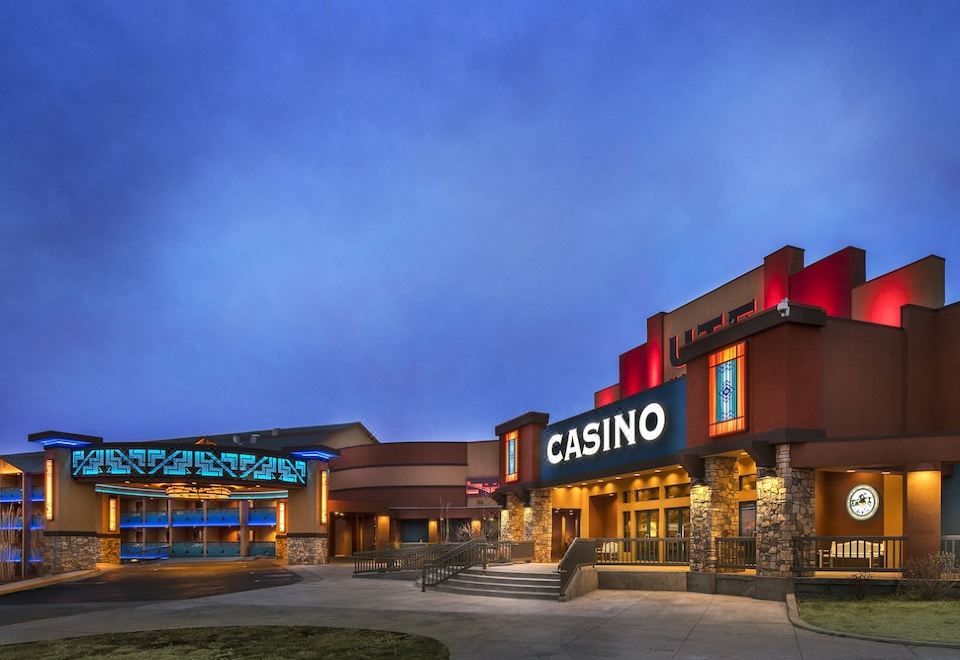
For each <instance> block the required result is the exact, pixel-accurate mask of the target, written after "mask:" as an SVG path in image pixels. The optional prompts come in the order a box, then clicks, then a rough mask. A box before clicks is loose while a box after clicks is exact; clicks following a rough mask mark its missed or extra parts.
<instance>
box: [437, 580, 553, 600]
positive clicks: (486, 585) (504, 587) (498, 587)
mask: <svg viewBox="0 0 960 660" xmlns="http://www.w3.org/2000/svg"><path fill="white" fill-rule="evenodd" d="M444 584H448V585H450V586H454V587H457V588H462V589H482V590H485V591H509V592H510V593H525V592H528V591H529V592H534V593H539V592H543V593H551V594H555V595H557V596H559V595H560V585H559V584H556V585H549V584H548V585H529V584H504V583H502V582H478V581H475V580H460V579H459V578H451V579H449V580H447V581H446V582H445V583H444Z"/></svg>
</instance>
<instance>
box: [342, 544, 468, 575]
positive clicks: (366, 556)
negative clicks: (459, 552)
mask: <svg viewBox="0 0 960 660" xmlns="http://www.w3.org/2000/svg"><path fill="white" fill-rule="evenodd" d="M453 547H454V545H453V544H450V543H418V544H416V545H415V546H401V547H400V548H390V549H385V550H365V551H362V552H355V553H353V574H354V575H359V574H361V573H389V572H392V571H413V570H416V571H419V570H421V569H422V568H423V565H424V563H426V562H428V561H430V560H431V559H435V558H436V557H438V556H440V555H441V554H443V553H444V552H447V551H448V550H450V549H451V548H453Z"/></svg>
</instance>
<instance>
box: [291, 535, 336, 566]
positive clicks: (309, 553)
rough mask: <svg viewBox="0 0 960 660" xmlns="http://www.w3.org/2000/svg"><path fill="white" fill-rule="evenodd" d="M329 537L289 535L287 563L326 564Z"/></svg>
mask: <svg viewBox="0 0 960 660" xmlns="http://www.w3.org/2000/svg"><path fill="white" fill-rule="evenodd" d="M328 561H329V558H328V554H327V537H325V536H289V535H288V536H287V563H288V564H292V565H312V564H326V563H328Z"/></svg>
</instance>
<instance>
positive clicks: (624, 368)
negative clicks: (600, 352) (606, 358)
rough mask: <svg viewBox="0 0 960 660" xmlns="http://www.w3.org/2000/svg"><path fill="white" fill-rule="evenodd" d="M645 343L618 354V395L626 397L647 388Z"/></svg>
mask: <svg viewBox="0 0 960 660" xmlns="http://www.w3.org/2000/svg"><path fill="white" fill-rule="evenodd" d="M647 387H648V384H647V345H646V344H643V345H641V346H637V347H636V348H632V349H630V350H629V351H627V352H626V353H624V354H622V355H621V356H620V396H621V397H622V398H626V397H628V396H631V395H633V394H636V393H637V392H642V391H643V390H645V389H647Z"/></svg>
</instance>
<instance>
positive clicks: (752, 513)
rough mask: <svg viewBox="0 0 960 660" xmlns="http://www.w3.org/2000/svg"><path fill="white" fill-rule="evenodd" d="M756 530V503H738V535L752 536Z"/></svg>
mask: <svg viewBox="0 0 960 660" xmlns="http://www.w3.org/2000/svg"><path fill="white" fill-rule="evenodd" d="M756 531H757V503H756V502H741V503H740V536H753V535H754V534H755V533H756Z"/></svg>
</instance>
